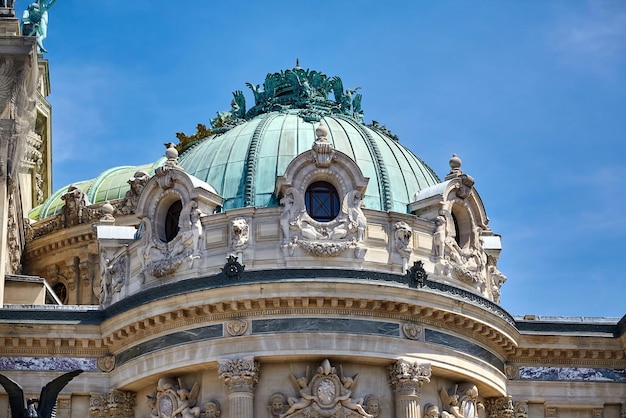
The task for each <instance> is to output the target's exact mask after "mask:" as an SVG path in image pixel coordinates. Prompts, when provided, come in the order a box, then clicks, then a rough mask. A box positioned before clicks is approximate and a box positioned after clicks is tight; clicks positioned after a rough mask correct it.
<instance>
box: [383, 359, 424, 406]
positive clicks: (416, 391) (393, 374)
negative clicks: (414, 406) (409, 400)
mask: <svg viewBox="0 0 626 418" xmlns="http://www.w3.org/2000/svg"><path fill="white" fill-rule="evenodd" d="M431 375H432V371H431V368H430V364H428V363H426V364H419V363H417V362H413V363H411V362H408V361H406V360H402V359H400V360H398V361H397V362H395V363H394V364H392V365H391V366H389V383H390V384H391V386H392V387H393V388H394V390H395V393H396V396H415V397H418V398H419V397H420V395H421V394H420V389H421V387H422V385H423V384H424V383H428V382H430V376H431Z"/></svg>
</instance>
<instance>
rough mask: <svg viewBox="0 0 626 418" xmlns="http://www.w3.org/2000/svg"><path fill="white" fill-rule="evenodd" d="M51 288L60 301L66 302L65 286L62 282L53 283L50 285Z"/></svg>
mask: <svg viewBox="0 0 626 418" xmlns="http://www.w3.org/2000/svg"><path fill="white" fill-rule="evenodd" d="M52 290H53V291H54V293H56V295H57V297H58V298H59V300H60V301H61V302H63V303H65V302H67V288H66V287H65V285H64V284H63V283H55V285H54V286H52Z"/></svg>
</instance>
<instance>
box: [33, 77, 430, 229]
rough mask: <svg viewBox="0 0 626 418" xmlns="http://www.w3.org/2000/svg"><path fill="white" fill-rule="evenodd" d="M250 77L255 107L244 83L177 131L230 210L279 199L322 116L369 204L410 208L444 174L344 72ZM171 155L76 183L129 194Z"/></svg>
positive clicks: (193, 163)
mask: <svg viewBox="0 0 626 418" xmlns="http://www.w3.org/2000/svg"><path fill="white" fill-rule="evenodd" d="M246 85H247V86H248V87H249V88H250V89H251V90H252V93H253V95H254V105H253V106H252V107H250V108H249V109H247V107H246V98H245V96H244V94H243V92H242V91H236V92H234V93H233V100H232V103H231V109H230V110H229V111H225V112H218V114H217V117H216V118H214V119H212V120H211V128H207V127H206V126H204V125H198V129H197V132H196V133H195V134H194V135H192V136H187V135H185V134H183V133H178V134H177V135H176V136H177V137H178V139H179V140H180V143H179V144H178V146H177V148H178V149H179V151H180V157H179V164H180V166H181V167H182V168H183V169H184V170H185V171H186V172H187V173H189V174H191V175H193V176H195V177H197V178H199V179H200V180H203V181H205V182H206V183H208V184H210V185H211V186H213V187H214V188H215V189H216V190H217V192H218V194H219V195H220V196H222V197H223V198H224V207H223V208H224V210H229V209H237V208H242V207H251V206H256V207H265V206H277V205H278V201H277V196H275V195H274V188H275V185H276V179H277V177H278V176H281V175H283V174H284V173H285V169H286V168H287V166H288V165H289V163H290V162H291V161H292V160H293V159H294V158H295V157H296V156H298V155H299V154H301V153H303V152H305V151H307V150H310V149H311V146H312V144H313V142H314V140H315V128H316V127H317V126H318V125H319V124H324V125H325V126H326V127H327V128H328V131H329V134H328V140H329V141H330V142H331V143H332V144H333V146H334V148H335V150H337V151H341V152H343V153H344V154H346V155H348V156H349V157H350V158H352V159H353V160H354V161H356V163H357V164H358V166H359V167H360V169H361V171H362V172H363V175H364V176H365V177H368V178H369V184H368V187H367V191H366V193H365V196H364V198H363V201H364V202H365V205H366V206H367V207H368V208H369V209H375V210H383V211H394V212H401V213H406V212H407V211H408V207H407V205H408V204H409V203H410V202H411V201H412V200H413V196H414V195H415V193H417V192H418V191H420V190H421V189H424V188H426V187H429V186H432V185H435V184H437V183H439V182H440V180H439V178H438V177H437V175H436V174H435V173H434V172H433V170H432V169H431V168H430V167H428V166H427V165H426V164H425V163H424V162H423V161H422V160H420V159H419V158H418V157H416V156H415V155H414V154H413V153H412V152H411V151H410V150H408V149H407V148H405V147H404V146H402V145H401V144H400V143H399V142H398V138H397V137H395V136H394V135H392V134H391V133H390V132H389V131H388V130H387V129H386V128H385V127H384V126H382V125H379V124H378V123H377V122H372V124H370V125H366V124H365V123H364V122H363V110H362V108H361V99H362V96H361V94H357V93H356V92H357V91H358V90H359V89H358V88H355V89H344V87H343V83H342V81H341V79H340V78H339V77H327V76H326V75H325V74H323V73H320V72H318V71H314V70H308V69H307V70H304V69H302V68H300V67H299V66H297V65H296V68H294V69H291V70H285V71H281V72H279V73H274V74H268V75H267V76H266V78H265V81H264V83H263V86H262V87H261V86H259V85H256V86H253V85H252V84H250V83H246ZM331 93H332V95H333V96H334V97H333V99H330V98H329V95H330V94H331ZM163 161H164V159H160V160H159V161H156V162H155V163H153V164H146V165H144V166H137V167H129V166H125V167H115V168H112V169H110V170H107V171H105V172H103V173H102V174H100V175H99V176H98V177H97V178H95V179H93V180H87V181H82V182H79V183H74V184H75V185H77V186H79V187H80V188H81V190H83V192H85V193H86V194H87V196H88V198H89V201H90V203H92V204H97V203H103V202H105V201H107V200H111V201H112V200H115V199H121V198H123V197H124V195H125V193H126V191H127V190H128V189H129V185H128V183H127V181H128V179H129V178H131V177H132V176H133V174H134V173H135V172H137V171H140V170H143V171H146V172H147V173H148V174H150V175H152V174H153V173H154V168H155V167H158V166H159V165H161V164H162V163H163ZM66 191H67V187H64V188H62V189H60V190H58V191H57V192H55V193H54V194H53V195H52V196H51V197H50V198H49V199H47V200H46V202H44V203H43V205H41V206H39V207H37V208H34V209H33V210H32V211H31V213H30V214H29V216H30V218H31V219H36V220H38V219H44V218H46V217H48V216H52V215H54V214H57V213H59V212H60V211H61V208H62V206H63V203H64V201H63V200H62V199H61V196H62V195H63V194H64V193H65V192H66Z"/></svg>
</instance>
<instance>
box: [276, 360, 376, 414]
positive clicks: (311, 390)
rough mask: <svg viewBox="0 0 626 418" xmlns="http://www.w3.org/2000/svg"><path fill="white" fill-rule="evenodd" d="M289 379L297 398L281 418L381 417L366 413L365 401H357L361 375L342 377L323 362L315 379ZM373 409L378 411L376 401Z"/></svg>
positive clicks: (361, 399) (291, 398) (359, 399)
mask: <svg viewBox="0 0 626 418" xmlns="http://www.w3.org/2000/svg"><path fill="white" fill-rule="evenodd" d="M289 379H290V380H291V383H292V384H293V387H294V389H295V390H296V396H295V397H289V398H287V403H288V404H289V408H288V409H287V411H285V412H284V413H282V414H280V415H278V416H279V417H280V418H303V417H332V416H337V417H339V416H341V417H355V418H356V417H365V418H372V417H374V416H377V415H372V414H369V413H368V412H367V411H366V410H365V405H364V398H356V397H353V391H354V389H355V386H356V382H357V379H358V374H357V375H354V376H339V375H338V374H337V370H336V369H335V367H332V366H331V365H330V362H329V361H328V359H326V360H324V361H323V362H322V364H321V365H320V367H318V368H317V372H316V374H315V375H314V376H312V377H311V379H308V377H307V376H306V375H305V376H302V377H298V378H296V377H295V376H294V375H293V374H292V373H290V374H289ZM370 406H371V408H372V410H374V408H375V405H374V402H373V398H372V402H370Z"/></svg>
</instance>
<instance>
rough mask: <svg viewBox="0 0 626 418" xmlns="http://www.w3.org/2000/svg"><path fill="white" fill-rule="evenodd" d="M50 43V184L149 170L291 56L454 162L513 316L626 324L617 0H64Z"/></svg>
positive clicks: (624, 85) (624, 65) (413, 141)
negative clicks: (237, 93) (479, 215)
mask: <svg viewBox="0 0 626 418" xmlns="http://www.w3.org/2000/svg"><path fill="white" fill-rule="evenodd" d="M27 4H28V2H26V1H23V0H17V1H16V8H17V9H18V12H19V13H21V11H22V10H23V9H24V8H25V7H26V5H27ZM45 46H46V48H47V49H48V50H49V51H50V52H49V53H48V54H46V58H47V59H49V61H50V71H51V82H52V95H51V96H50V98H49V100H50V102H51V103H52V105H53V112H54V113H53V141H54V146H53V158H54V186H55V189H56V188H59V187H62V186H65V185H67V184H68V183H71V182H73V181H77V180H82V179H89V178H93V177H95V176H97V175H98V174H99V173H100V172H102V171H104V170H105V169H107V168H110V167H112V166H117V165H136V164H143V163H147V162H151V161H154V160H156V159H157V158H158V157H160V156H161V155H162V154H163V151H164V147H163V143H164V142H167V141H172V142H176V141H175V136H174V135H175V133H176V132H179V131H184V132H186V133H188V134H191V133H193V132H194V131H195V126H196V124H197V123H205V124H208V120H209V118H212V117H214V116H215V113H216V112H217V111H219V110H227V109H229V108H230V100H231V98H232V95H231V92H232V91H234V90H243V91H244V92H245V94H246V95H247V98H248V101H252V100H253V98H252V94H251V92H250V91H249V90H248V89H247V88H246V86H245V82H251V83H253V84H259V83H262V82H263V80H264V78H265V75H266V73H268V72H276V71H279V70H281V69H287V68H292V67H293V66H294V64H295V60H296V58H299V60H300V65H301V66H302V67H304V68H311V69H317V70H319V71H322V72H324V73H326V74H327V75H329V76H334V75H338V76H340V77H341V78H342V80H343V82H344V86H345V87H346V88H352V87H357V86H360V87H361V90H360V93H362V94H363V103H362V105H363V109H364V111H365V119H366V122H369V121H371V120H372V119H375V120H377V121H379V122H380V123H382V124H385V125H386V126H387V127H388V128H390V129H391V131H392V132H394V133H395V134H397V135H398V136H399V137H400V141H401V143H403V144H404V145H405V146H407V147H408V148H410V149H411V150H412V151H413V152H415V153H416V154H417V155H418V156H420V157H421V158H422V159H423V160H425V161H426V162H427V163H428V164H429V165H430V166H431V167H433V169H434V170H435V171H436V172H437V173H438V174H439V175H440V176H441V177H443V176H444V175H445V174H446V173H447V172H448V169H449V167H448V160H449V158H450V156H451V155H452V153H457V154H458V155H459V156H460V157H461V159H462V160H463V166H462V168H463V170H464V171H465V172H466V173H468V174H470V175H472V176H473V177H474V178H475V180H476V184H475V186H476V189H477V190H478V192H479V193H480V195H481V197H482V199H483V201H484V203H485V206H486V209H487V214H488V216H489V218H490V220H491V221H490V226H491V228H492V229H493V231H494V232H496V233H498V234H501V235H502V239H503V246H504V248H503V251H502V255H501V258H500V263H499V268H500V270H501V271H502V272H503V273H504V274H505V275H506V276H507V277H508V281H507V282H506V283H505V284H504V286H503V289H502V305H503V307H504V308H505V309H507V310H508V311H509V312H511V313H512V314H527V313H533V314H538V315H565V316H612V317H621V316H622V315H624V314H625V313H626V303H625V301H624V299H625V298H624V295H625V293H626V292H625V288H626V261H625V260H626V256H625V255H624V254H623V253H624V251H625V250H626V245H625V244H624V242H625V240H626V217H625V216H624V204H625V203H626V198H625V197H624V192H623V187H622V186H620V184H619V182H620V181H621V180H620V179H621V177H622V176H623V175H624V172H625V171H626V170H625V169H626V164H625V163H624V158H625V155H626V2H624V1H619V0H615V1H600V0H598V1H581V0H564V1H539V0H526V1H507V0H498V1H495V0H494V1H445V0H441V1H408V0H405V1H395V0H388V1H384V2H383V1H367V0H365V1H359V2H357V1H341V0H334V1H331V0H319V1H315V2H295V1H264V2H259V1H247V0H240V1H237V2H213V1H206V2H205V1H189V0H179V1H176V2H174V1H170V2H166V1H147V0H132V1H125V2H121V1H119V0H118V1H112V0H100V1H94V0H58V1H57V3H56V4H55V5H54V7H53V8H52V9H51V10H50V17H49V32H48V38H47V39H46V41H45Z"/></svg>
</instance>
